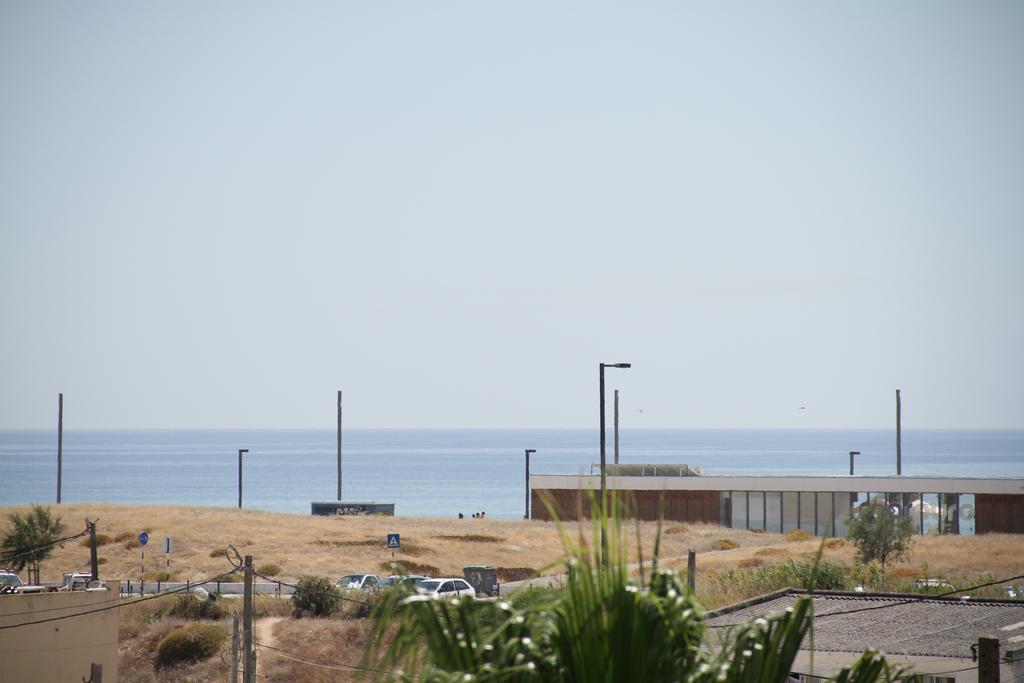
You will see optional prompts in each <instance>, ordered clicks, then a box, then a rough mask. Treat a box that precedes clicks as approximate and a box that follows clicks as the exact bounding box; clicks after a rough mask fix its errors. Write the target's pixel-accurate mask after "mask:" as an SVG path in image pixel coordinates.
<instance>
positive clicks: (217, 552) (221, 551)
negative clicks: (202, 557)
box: [209, 548, 228, 559]
mask: <svg viewBox="0 0 1024 683" xmlns="http://www.w3.org/2000/svg"><path fill="white" fill-rule="evenodd" d="M227 550H228V549H227V548H214V549H213V550H211V551H210V555H209V556H210V557H216V558H218V559H219V558H222V557H225V553H226V552H227Z"/></svg>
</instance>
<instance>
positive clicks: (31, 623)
mask: <svg viewBox="0 0 1024 683" xmlns="http://www.w3.org/2000/svg"><path fill="white" fill-rule="evenodd" d="M231 573H233V572H224V573H223V574H220V575H219V576H214V577H212V578H209V579H206V580H204V581H197V582H196V583H193V584H188V585H185V586H182V587H181V588H175V589H173V590H169V591H165V592H163V593H154V594H153V595H147V596H146V597H144V598H139V599H138V600H132V601H131V602H122V603H120V604H116V605H108V606H107V607H97V608H95V609H89V610H85V611H82V612H75V613H74V614H62V615H61V616H59V617H48V618H46V619H37V620H36V621H24V622H21V623H20V624H7V625H6V626H0V631H2V630H5V629H9V628H21V627H22V626H34V625H36V624H45V623H48V622H51V621H61V620H63V619H74V618H75V617H81V616H85V615H86V614H95V613H96V612H105V611H107V610H111V609H120V608H121V607H128V606H130V605H137V604H139V603H140V602H146V601H147V600H155V599H157V598H162V597H164V596H167V595H172V594H174V593H181V592H183V591H187V590H189V589H191V588H194V587H195V586H202V585H205V584H207V583H213V582H214V581H217V580H218V579H221V578H223V577H225V576H227V575H228V574H231ZM40 611H41V610H40Z"/></svg>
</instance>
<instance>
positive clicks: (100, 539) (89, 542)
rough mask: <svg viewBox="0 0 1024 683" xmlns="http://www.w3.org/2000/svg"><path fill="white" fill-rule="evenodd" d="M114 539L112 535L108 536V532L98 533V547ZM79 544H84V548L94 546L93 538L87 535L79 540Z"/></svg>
mask: <svg viewBox="0 0 1024 683" xmlns="http://www.w3.org/2000/svg"><path fill="white" fill-rule="evenodd" d="M113 540H114V539H112V538H110V536H108V535H107V534H96V547H97V548H99V547H100V546H101V545H106V544H108V543H110V542H112V541H113ZM78 545H80V546H82V547H83V548H89V547H92V539H91V538H89V537H88V536H86V537H85V538H83V539H82V540H81V541H79V542H78Z"/></svg>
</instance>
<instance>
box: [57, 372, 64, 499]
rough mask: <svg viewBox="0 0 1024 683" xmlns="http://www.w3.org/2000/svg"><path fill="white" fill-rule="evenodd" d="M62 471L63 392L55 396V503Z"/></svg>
mask: <svg viewBox="0 0 1024 683" xmlns="http://www.w3.org/2000/svg"><path fill="white" fill-rule="evenodd" d="M63 469H64V392H61V393H59V394H57V502H58V503H59V502H60V485H61V477H62V476H63Z"/></svg>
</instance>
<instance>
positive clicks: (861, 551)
mask: <svg viewBox="0 0 1024 683" xmlns="http://www.w3.org/2000/svg"><path fill="white" fill-rule="evenodd" d="M846 537H847V538H849V539H850V540H851V541H853V544H854V545H855V546H857V559H859V560H860V561H861V562H863V563H864V564H867V563H869V562H871V561H873V560H877V561H878V562H879V563H880V564H881V565H882V568H883V569H884V568H885V565H886V563H887V562H890V561H893V562H895V561H898V560H900V559H902V558H904V557H906V556H907V554H908V553H909V552H910V544H911V543H912V542H913V540H914V527H913V525H912V524H911V523H910V520H909V519H906V518H905V517H900V516H898V515H896V513H894V512H893V511H892V510H890V509H889V508H888V507H887V506H885V505H875V504H873V503H872V504H867V505H861V506H860V509H859V510H858V511H857V514H856V515H850V519H849V522H848V523H847V527H846Z"/></svg>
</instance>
